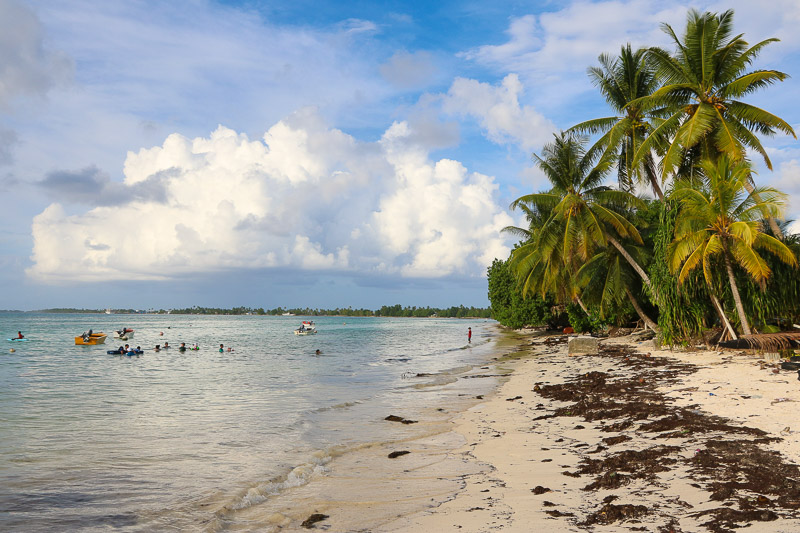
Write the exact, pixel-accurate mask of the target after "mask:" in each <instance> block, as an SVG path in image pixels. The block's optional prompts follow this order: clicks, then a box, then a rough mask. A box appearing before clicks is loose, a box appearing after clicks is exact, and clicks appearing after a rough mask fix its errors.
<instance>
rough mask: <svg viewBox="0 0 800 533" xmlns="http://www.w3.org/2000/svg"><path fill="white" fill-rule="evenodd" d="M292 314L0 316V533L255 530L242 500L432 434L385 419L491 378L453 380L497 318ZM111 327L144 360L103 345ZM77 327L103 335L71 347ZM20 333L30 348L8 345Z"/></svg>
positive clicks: (481, 348)
mask: <svg viewBox="0 0 800 533" xmlns="http://www.w3.org/2000/svg"><path fill="white" fill-rule="evenodd" d="M301 320H303V317H263V316H194V315H96V314H37V313H18V314H15V313H9V314H0V335H1V336H2V343H3V347H4V349H3V350H2V351H0V510H1V512H0V530H4V531H16V530H24V531H57V530H83V531H107V530H109V529H119V530H123V531H153V530H167V529H170V530H179V531H214V530H226V529H231V530H235V529H251V528H252V529H255V530H260V531H268V530H269V521H270V520H274V513H273V512H272V511H270V513H265V514H264V516H263V523H259V520H261V518H256V519H255V520H256V521H255V523H254V522H253V520H254V519H253V517H254V516H255V517H259V514H258V513H254V512H253V509H254V508H255V509H257V508H258V507H259V506H263V505H266V504H268V502H269V501H270V499H272V498H276V497H279V496H280V497H283V498H286V494H287V493H290V492H291V491H292V490H293V488H295V487H298V486H303V485H304V484H307V483H314V479H316V478H319V477H324V476H326V472H327V471H328V469H330V468H335V464H336V458H337V457H340V456H342V455H344V454H348V453H358V450H359V449H363V448H364V447H366V446H371V445H375V444H376V443H386V442H393V441H401V440H402V439H407V438H409V437H413V436H414V435H418V434H421V433H424V431H431V427H433V426H431V425H430V424H428V425H426V424H416V425H407V426H405V425H402V424H392V423H390V422H384V421H383V418H384V417H385V416H386V415H388V414H397V415H400V416H407V417H408V416H412V415H413V416H416V417H420V416H421V417H423V419H425V418H426V417H427V419H429V421H431V420H433V419H435V417H436V416H437V415H436V413H437V412H441V411H444V409H442V408H441V407H440V408H439V409H437V410H434V409H433V407H435V406H442V405H448V406H449V405H453V403H454V402H457V401H459V399H462V398H466V397H470V398H474V395H475V394H476V393H481V392H482V391H483V390H488V387H489V386H490V385H493V383H492V384H489V383H487V381H488V380H476V379H472V380H469V379H459V377H460V376H463V373H464V372H466V371H467V370H468V369H469V368H471V367H474V366H475V365H479V364H481V363H482V362H483V361H485V360H487V359H488V357H489V356H490V355H491V354H492V346H493V343H492V342H490V340H491V331H492V330H493V322H489V321H485V320H454V319H400V318H355V317H346V318H343V317H316V318H315V319H314V320H315V322H316V324H317V328H318V330H319V333H318V334H317V335H314V336H307V337H300V336H296V335H293V334H292V330H293V329H294V328H296V327H298V326H299V324H300V321H301ZM469 326H471V327H472V329H473V332H474V336H473V344H472V345H469V346H468V345H467V344H466V331H467V327H469ZM122 327H129V328H133V329H135V331H136V332H135V336H134V339H133V340H132V341H129V342H132V344H133V345H140V346H141V347H142V348H143V349H145V352H144V354H143V355H141V356H134V357H128V356H120V355H107V354H106V350H111V349H114V348H116V347H118V346H119V344H120V342H119V340H118V339H113V338H112V337H111V332H112V331H114V330H116V329H120V328H122ZM89 328H91V329H93V330H94V331H96V332H97V331H104V332H106V333H107V334H109V338H108V340H107V341H106V344H105V345H100V346H75V345H74V340H73V338H74V336H75V335H79V334H80V333H82V332H84V331H86V330H88V329H89ZM17 330H22V332H23V333H24V334H25V335H26V336H27V337H28V338H29V339H30V341H28V342H8V341H6V340H5V339H6V338H7V337H10V336H13V335H15V334H16V332H17ZM161 332H163V336H161V335H160V333H161ZM165 341H168V342H169V344H170V345H171V346H172V348H171V349H169V350H162V351H161V352H154V351H153V350H152V348H153V346H155V345H156V344H161V345H163V344H164V342H165ZM180 342H186V343H187V345H189V346H191V345H193V344H194V343H198V344H199V346H200V347H201V349H200V350H199V351H196V352H195V351H187V352H185V353H180V352H179V351H178V350H177V346H178V344H179V343H180ZM220 343H224V345H225V346H226V347H228V346H232V347H233V348H234V351H233V352H224V353H219V351H218V350H219V344H220ZM11 348H14V349H15V352H14V353H11V352H10V349H11ZM316 349H319V350H321V351H322V355H321V356H316V355H315V350H316ZM481 387H483V389H481ZM421 421H422V422H424V421H425V420H421ZM426 428H427V429H426ZM415 432H416V433H415ZM245 514H246V516H247V520H248V522H247V524H246V525H244V526H243V525H242V522H241V519H240V516H243V515H245Z"/></svg>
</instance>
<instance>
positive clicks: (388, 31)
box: [0, 0, 800, 309]
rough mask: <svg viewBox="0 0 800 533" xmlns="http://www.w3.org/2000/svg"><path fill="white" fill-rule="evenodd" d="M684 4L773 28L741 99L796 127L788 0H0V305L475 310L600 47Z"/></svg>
mask: <svg viewBox="0 0 800 533" xmlns="http://www.w3.org/2000/svg"><path fill="white" fill-rule="evenodd" d="M690 7H695V8H697V9H701V10H704V9H707V10H711V11H722V10H725V9H734V10H735V13H736V16H735V21H736V29H737V31H739V32H743V33H744V34H745V37H746V38H747V39H748V40H749V41H750V42H751V43H755V42H757V41H760V40H762V39H764V38H768V37H778V38H780V39H781V42H779V43H776V44H773V45H770V46H769V47H768V48H767V49H766V50H765V52H764V53H763V54H762V56H761V58H760V60H759V64H758V65H756V67H769V68H775V69H778V70H782V71H784V72H786V73H788V74H789V75H790V76H794V77H792V78H789V79H788V80H787V81H785V82H783V83H781V84H779V85H777V86H775V87H772V88H770V89H768V90H766V91H763V92H762V93H759V94H756V95H754V96H753V97H752V98H751V99H750V101H751V102H752V103H754V104H756V105H760V106H762V107H764V108H766V109H768V110H769V111H771V112H773V113H775V114H777V115H779V116H781V117H783V118H785V119H786V120H787V121H788V122H789V123H790V124H792V125H793V126H794V127H795V129H797V128H798V125H800V111H798V108H797V105H796V96H797V94H798V93H799V92H798V85H797V83H798V82H797V81H796V77H797V76H798V72H800V69H798V64H800V59H799V58H800V56H798V52H799V51H800V35H798V33H797V32H796V28H797V27H798V25H800V4H798V3H797V2H795V1H794V0H791V1H790V0H778V1H775V2H770V3H759V4H754V3H752V2H745V1H735V2H729V3H719V2H706V3H694V4H689V3H687V2H681V1H665V2H658V3H654V2H650V1H636V0H633V1H598V2H586V1H583V2H567V1H545V2H517V1H497V2H483V1H480V2H479V1H474V2H469V1H467V2H463V1H462V2H455V1H444V2H367V1H356V2H347V3H341V2H320V1H314V2H312V1H294V2H270V1H256V0H253V1H244V2H234V1H216V2H215V1H210V0H193V1H185V2H157V1H146V0H141V1H137V2H122V1H120V2H114V1H110V2H94V1H91V0H62V1H58V2H50V1H44V0H41V1H39V0H27V1H26V0H0V193H1V194H2V197H3V204H2V205H3V209H2V210H0V223H1V224H2V227H3V232H2V234H0V267H1V268H0V291H2V294H3V295H4V298H3V299H2V300H0V309H2V308H6V309H37V308H44V307H93V308H104V307H133V308H151V307H154V308H162V307H164V308H169V307H184V306H191V305H205V306H223V307H230V306H234V305H248V306H254V307H265V308H272V307H277V306H284V307H285V306H310V307H339V306H344V307H346V306H353V307H368V308H377V307H379V306H380V305H383V304H394V303H401V304H404V305H430V306H440V307H445V306H450V305H458V304H465V305H476V306H485V305H487V304H488V301H487V299H486V280H485V272H486V267H487V266H488V265H489V264H490V263H491V260H492V259H493V258H494V257H503V258H504V257H506V256H507V254H508V251H509V248H510V247H511V246H512V245H513V241H512V239H510V238H508V237H507V236H505V235H501V234H500V233H499V229H500V228H502V227H504V226H506V225H509V224H515V223H517V222H519V218H518V214H516V213H513V212H510V211H509V210H508V209H507V207H508V204H509V203H510V202H511V200H513V199H514V198H516V197H517V196H519V195H521V194H525V193H527V192H532V191H534V190H539V189H541V188H543V187H544V182H543V179H542V177H541V175H540V173H539V172H538V171H537V170H536V169H535V168H534V167H533V164H532V162H531V157H530V156H531V153H532V152H537V151H539V150H540V149H541V146H542V144H543V143H545V142H547V141H548V140H549V139H550V138H552V134H553V132H555V131H558V130H559V129H564V128H568V127H569V126H571V125H573V124H575V123H576V122H579V121H582V120H586V119H588V118H594V117H600V116H607V115H608V111H607V109H606V108H605V106H604V103H603V100H602V98H601V97H600V96H599V94H598V93H597V92H596V90H595V89H594V88H593V87H592V85H591V83H590V82H589V80H588V78H587V76H586V69H587V67H589V66H592V65H594V64H596V58H597V56H598V55H599V54H600V53H602V52H607V53H615V52H616V51H618V50H619V47H620V46H621V45H623V44H625V43H626V42H631V43H632V44H633V45H634V46H642V45H665V46H666V45H668V41H667V38H666V36H665V34H664V33H663V32H662V31H661V29H660V27H659V24H660V23H662V22H666V23H669V24H671V25H673V26H674V27H675V28H676V29H677V30H678V31H679V32H680V31H681V29H682V27H683V24H684V22H685V19H686V12H687V10H688V9H689V8H690ZM764 144H765V146H766V147H767V149H768V151H769V153H770V157H771V158H772V161H773V164H774V171H772V172H770V171H768V170H767V169H764V168H759V175H758V180H759V182H760V183H764V184H770V185H774V186H776V187H778V188H780V189H781V190H783V191H785V192H786V193H787V194H789V197H790V205H789V210H788V213H787V214H788V216H789V218H800V163H799V161H800V150H799V149H798V144H797V141H796V140H794V139H792V138H787V137H781V136H778V137H774V138H770V139H764Z"/></svg>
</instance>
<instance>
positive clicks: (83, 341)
mask: <svg viewBox="0 0 800 533" xmlns="http://www.w3.org/2000/svg"><path fill="white" fill-rule="evenodd" d="M105 342H106V334H105V333H103V332H102V331H101V332H100V333H92V334H91V335H88V338H85V337H84V336H83V335H80V336H78V337H75V344H78V345H85V346H94V345H96V344H105Z"/></svg>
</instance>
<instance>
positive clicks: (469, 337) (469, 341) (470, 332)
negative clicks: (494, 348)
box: [467, 328, 472, 344]
mask: <svg viewBox="0 0 800 533" xmlns="http://www.w3.org/2000/svg"><path fill="white" fill-rule="evenodd" d="M467 342H468V343H470V344H472V328H467Z"/></svg>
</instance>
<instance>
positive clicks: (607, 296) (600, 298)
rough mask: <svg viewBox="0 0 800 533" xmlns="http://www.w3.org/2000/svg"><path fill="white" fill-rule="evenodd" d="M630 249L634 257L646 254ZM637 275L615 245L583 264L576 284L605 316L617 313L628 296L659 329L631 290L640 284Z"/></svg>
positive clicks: (654, 327) (652, 326)
mask: <svg viewBox="0 0 800 533" xmlns="http://www.w3.org/2000/svg"><path fill="white" fill-rule="evenodd" d="M630 248H631V250H630V253H631V255H633V256H640V254H642V253H643V250H642V248H641V247H638V246H637V247H630ZM640 262H641V260H640ZM635 278H636V276H635V274H634V273H633V271H632V270H631V268H630V266H629V265H628V263H627V262H626V261H625V260H624V258H623V257H622V256H621V255H620V254H619V253H618V252H617V250H616V249H615V248H613V247H608V248H605V249H603V250H601V251H599V252H598V253H597V254H596V255H595V256H594V257H592V258H591V259H589V261H587V262H586V263H584V264H583V266H581V268H580V269H579V270H578V272H577V273H576V275H575V283H576V284H577V285H578V286H579V287H581V293H582V294H583V296H584V298H585V300H586V301H587V302H588V303H591V304H595V305H597V306H598V307H599V309H600V316H601V317H603V318H605V317H606V316H607V315H608V314H609V313H614V312H615V311H616V310H617V309H619V308H620V306H621V304H622V302H624V301H625V300H626V299H627V300H628V301H629V302H630V304H631V305H632V306H633V309H634V310H635V311H636V314H637V315H639V318H640V319H641V320H642V322H644V323H645V324H646V325H647V327H649V328H650V329H652V330H653V331H658V325H657V324H656V323H655V322H654V321H653V319H651V318H650V317H649V316H648V315H647V313H646V312H645V311H644V309H643V308H642V306H641V305H640V303H639V301H638V300H637V299H636V296H635V295H634V293H633V291H632V290H631V287H635V286H636V285H637V280H636V279H635Z"/></svg>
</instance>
